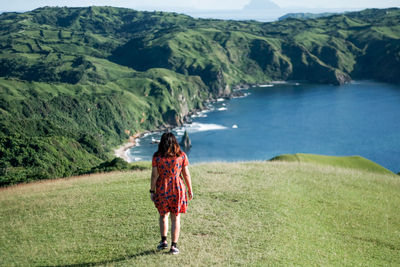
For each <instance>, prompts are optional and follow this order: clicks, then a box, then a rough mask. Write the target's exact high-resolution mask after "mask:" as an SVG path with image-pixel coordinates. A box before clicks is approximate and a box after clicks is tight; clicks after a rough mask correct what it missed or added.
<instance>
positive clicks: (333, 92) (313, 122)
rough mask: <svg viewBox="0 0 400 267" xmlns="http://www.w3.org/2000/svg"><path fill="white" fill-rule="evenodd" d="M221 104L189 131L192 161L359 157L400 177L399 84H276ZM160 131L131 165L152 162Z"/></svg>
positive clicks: (144, 142) (135, 152)
mask: <svg viewBox="0 0 400 267" xmlns="http://www.w3.org/2000/svg"><path fill="white" fill-rule="evenodd" d="M244 92H245V93H246V94H247V96H245V97H240V98H234V99H230V100H223V99H219V100H218V101H216V102H215V103H213V104H211V105H210V106H209V110H208V111H204V112H201V113H199V114H197V115H196V116H194V117H193V119H192V120H193V122H192V123H191V124H186V125H185V126H184V127H180V128H176V129H174V131H173V132H174V133H175V134H176V135H177V136H178V138H179V139H180V137H181V136H182V134H183V132H184V130H188V132H189V136H190V139H191V141H192V148H191V149H190V151H188V152H187V153H188V156H189V159H190V161H191V162H192V163H198V162H209V161H249V160H268V159H270V158H272V157H274V156H277V155H280V154H286V153H314V154H323V155H336V156H347V155H360V156H363V157H365V158H368V159H370V160H373V161H375V162H377V163H379V164H381V165H382V166H384V167H386V168H388V169H390V170H392V171H394V172H399V171H400V86H399V85H390V84H385V83H378V82H373V81H355V82H353V83H351V84H346V85H343V86H333V85H316V84H298V83H287V84H274V85H273V86H271V85H269V86H268V87H267V86H265V87H254V88H251V89H249V90H246V91H244ZM160 135H161V133H152V134H149V135H146V136H144V137H143V138H141V139H140V140H139V145H138V146H136V147H134V148H132V149H130V150H128V151H127V155H128V157H129V158H130V160H131V161H137V160H151V157H152V154H153V153H154V152H155V151H156V150H157V144H154V143H153V144H152V140H153V141H154V140H157V139H158V140H159V138H160Z"/></svg>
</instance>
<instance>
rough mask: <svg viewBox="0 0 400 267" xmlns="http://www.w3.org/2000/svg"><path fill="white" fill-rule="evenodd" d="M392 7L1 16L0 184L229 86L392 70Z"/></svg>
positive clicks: (97, 149)
mask: <svg viewBox="0 0 400 267" xmlns="http://www.w3.org/2000/svg"><path fill="white" fill-rule="evenodd" d="M399 14H400V11H399V9H398V8H392V9H384V10H379V9H367V10H364V11H360V12H350V13H346V14H340V15H334V16H330V17H324V18H318V19H308V20H299V19H293V18H289V19H286V20H284V21H278V22H272V23H261V22H256V21H224V20H215V19H194V18H191V17H189V16H187V15H182V14H177V13H167V12H141V11H135V10H131V9H125V8H113V7H96V6H93V7H88V8H51V7H43V8H39V9H36V10H33V11H31V12H25V13H15V12H14V13H12V12H8V13H3V14H1V15H0V25H1V30H0V47H1V53H0V88H1V89H0V114H1V117H0V128H1V132H0V153H1V160H0V177H1V179H2V181H1V184H2V185H5V184H10V183H17V182H21V181H26V180H35V179H43V178H52V177H62V176H69V175H72V174H79V173H86V172H89V171H90V170H91V169H92V168H96V166H99V165H100V164H102V162H104V161H111V158H110V154H111V148H112V147H113V146H117V145H118V144H120V143H122V142H124V141H125V140H127V139H128V138H129V137H130V136H134V135H135V134H137V133H138V132H142V131H146V130H155V129H159V128H161V127H164V128H165V127H172V126H176V125H181V124H182V123H183V121H185V119H187V117H188V116H189V115H190V112H192V111H194V110H196V109H197V110H199V109H202V108H203V107H204V103H205V102H207V101H210V100H212V99H216V98H218V97H230V96H231V94H232V91H233V88H235V87H236V86H240V85H245V84H256V83H265V82H268V81H272V80H305V81H308V82H313V83H332V84H342V83H346V82H348V81H350V80H351V79H352V78H356V79H363V78H369V79H376V80H380V81H386V82H392V83H397V82H399V81H400V80H399V79H400V73H399V71H400V70H399V68H398V66H399V62H400V57H399V51H400V41H399V39H400V28H399V26H397V25H400V15H399Z"/></svg>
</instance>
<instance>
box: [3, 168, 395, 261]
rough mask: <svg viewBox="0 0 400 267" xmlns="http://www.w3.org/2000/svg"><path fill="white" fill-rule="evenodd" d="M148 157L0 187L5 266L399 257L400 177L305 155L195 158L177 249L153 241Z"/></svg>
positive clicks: (154, 218)
mask: <svg viewBox="0 0 400 267" xmlns="http://www.w3.org/2000/svg"><path fill="white" fill-rule="evenodd" d="M146 164H147V170H145V171H132V172H119V173H109V174H96V175H90V176H83V177H76V178H68V179H59V180H55V181H43V182H39V183H31V184H27V185H19V186H15V187H9V188H4V189H2V190H0V214H1V215H0V218H1V219H0V227H1V229H2V234H1V235H0V251H1V264H0V265H2V266H28V265H29V266H30V265H34V266H105V265H107V266H159V265H160V264H161V265H169V266H172V265H180V266H183V265H184V266H199V265H201V266H204V265H207V266H215V265H224V266H225V265H243V266H291V265H296V266H398V265H400V253H399V250H400V238H399V228H400V213H399V212H398V211H399V210H400V179H399V177H397V176H394V175H386V174H380V173H374V172H367V171H361V170H354V169H349V168H339V167H335V166H326V165H320V164H314V163H305V162H284V161H272V162H248V163H210V164H199V165H193V166H191V167H190V170H191V174H192V181H193V190H194V199H193V200H192V201H191V202H189V208H188V213H187V214H185V215H183V216H182V229H181V230H182V232H181V237H180V240H179V246H180V250H181V253H180V254H179V255H176V256H171V255H166V254H165V253H164V252H157V251H156V249H155V248H156V246H157V244H158V242H159V239H160V237H159V228H158V212H157V211H156V209H155V207H154V205H153V204H152V202H151V201H150V197H149V193H148V189H149V183H150V163H149V162H147V163H146ZM168 240H169V241H170V237H168Z"/></svg>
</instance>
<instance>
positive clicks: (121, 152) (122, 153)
mask: <svg viewBox="0 0 400 267" xmlns="http://www.w3.org/2000/svg"><path fill="white" fill-rule="evenodd" d="M134 146H135V141H133V142H132V141H129V142H127V143H125V144H123V145H122V146H120V147H118V148H117V149H115V150H114V156H116V157H119V158H122V159H123V160H125V161H126V162H128V163H129V162H130V161H129V158H128V155H127V152H128V149H129V148H131V147H134Z"/></svg>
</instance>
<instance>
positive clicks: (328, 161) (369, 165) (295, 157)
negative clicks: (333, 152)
mask: <svg viewBox="0 0 400 267" xmlns="http://www.w3.org/2000/svg"><path fill="white" fill-rule="evenodd" d="M271 160H280V161H288V162H303V163H313V164H322V165H330V166H336V167H341V168H350V169H358V170H364V171H368V172H376V173H381V174H388V175H390V174H391V175H394V173H393V172H392V171H390V170H388V169H386V168H385V167H383V166H381V165H379V164H377V163H375V162H373V161H371V160H368V159H366V158H363V157H360V156H344V157H338V156H325V155H315V154H303V153H297V154H284V155H280V156H277V157H275V158H273V159H271Z"/></svg>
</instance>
